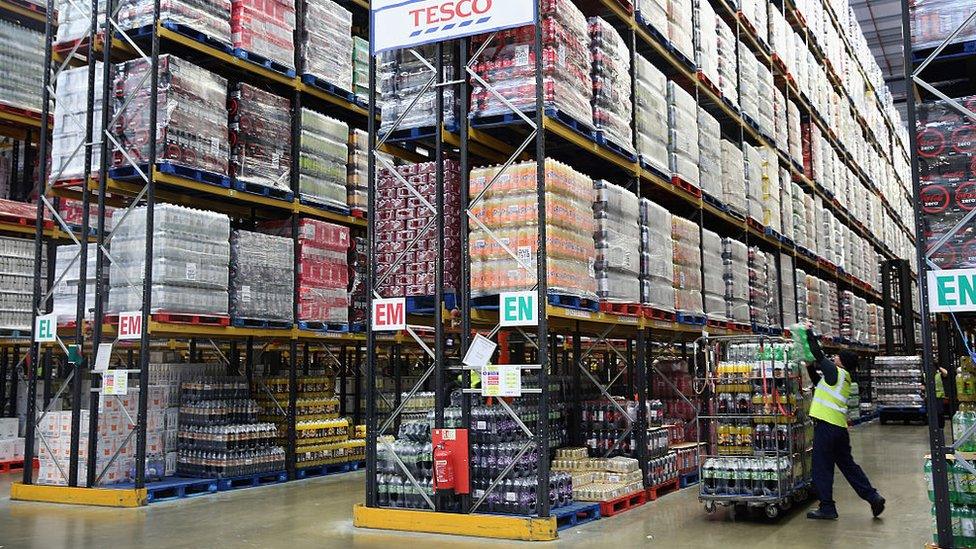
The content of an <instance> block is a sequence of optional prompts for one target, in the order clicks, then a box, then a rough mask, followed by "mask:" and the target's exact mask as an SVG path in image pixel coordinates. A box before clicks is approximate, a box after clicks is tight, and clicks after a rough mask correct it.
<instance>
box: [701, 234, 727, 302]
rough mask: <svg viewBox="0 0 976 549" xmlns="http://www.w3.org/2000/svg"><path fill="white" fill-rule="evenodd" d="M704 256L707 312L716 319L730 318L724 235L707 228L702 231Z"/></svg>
mask: <svg viewBox="0 0 976 549" xmlns="http://www.w3.org/2000/svg"><path fill="white" fill-rule="evenodd" d="M701 244H702V256H703V263H702V266H703V267H704V271H705V279H704V280H703V281H702V282H703V283H702V297H703V298H704V302H705V314H706V315H707V316H708V318H711V319H714V320H726V319H728V308H727V307H726V302H725V291H726V287H725V262H724V261H723V259H722V237H720V236H719V235H718V234H717V233H714V232H712V231H709V230H708V229H705V230H703V231H702V240H701Z"/></svg>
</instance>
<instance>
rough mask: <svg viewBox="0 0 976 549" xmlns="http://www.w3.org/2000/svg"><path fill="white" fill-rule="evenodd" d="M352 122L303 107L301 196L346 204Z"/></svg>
mask: <svg viewBox="0 0 976 549" xmlns="http://www.w3.org/2000/svg"><path fill="white" fill-rule="evenodd" d="M348 141H349V125H348V124H346V123H345V122H341V121H339V120H335V119H333V118H329V117H328V116H325V115H323V114H319V113H317V112H315V111H313V110H310V109H305V108H303V109H302V139H301V144H302V145H301V153H300V156H299V158H298V170H299V182H298V189H299V192H300V193H301V196H302V198H304V199H306V200H311V201H313V202H315V203H321V204H325V205H329V206H337V207H340V208H345V207H347V205H348V204H347V202H346V200H347V198H346V180H347V178H348V173H347V171H348V168H347V166H348V162H349V145H348Z"/></svg>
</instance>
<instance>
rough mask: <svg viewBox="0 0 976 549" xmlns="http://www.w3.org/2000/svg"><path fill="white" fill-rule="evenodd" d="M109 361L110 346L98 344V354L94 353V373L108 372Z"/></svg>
mask: <svg viewBox="0 0 976 549" xmlns="http://www.w3.org/2000/svg"><path fill="white" fill-rule="evenodd" d="M111 360H112V344H111V343H99V344H98V352H96V353H95V368H94V371H96V372H104V371H106V370H108V364H109V362H110V361H111Z"/></svg>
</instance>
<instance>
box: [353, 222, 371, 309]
mask: <svg viewBox="0 0 976 549" xmlns="http://www.w3.org/2000/svg"><path fill="white" fill-rule="evenodd" d="M368 265H369V245H368V244H367V243H366V239H365V238H364V237H361V236H355V237H353V239H352V248H350V250H349V275H350V277H352V278H351V280H350V281H349V325H350V326H361V327H364V328H365V326H366V321H367V318H368V317H369V297H368V294H367V292H366V276H367V274H368V273H367V270H368Z"/></svg>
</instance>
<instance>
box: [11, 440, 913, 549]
mask: <svg viewBox="0 0 976 549" xmlns="http://www.w3.org/2000/svg"><path fill="white" fill-rule="evenodd" d="M853 438H854V454H855V457H856V458H857V459H859V460H860V461H861V463H862V464H863V465H864V468H865V469H866V471H867V473H868V475H869V476H870V477H871V478H872V480H873V481H874V482H875V483H876V484H877V485H878V487H879V488H880V489H881V490H882V492H883V493H885V495H887V497H888V511H887V512H886V513H885V516H884V520H881V521H874V520H872V519H871V515H870V511H869V510H868V507H867V505H866V504H864V503H862V502H861V501H860V500H858V499H857V498H856V496H855V495H854V493H853V492H852V491H851V489H850V488H849V487H848V486H847V485H846V484H843V480H842V479H841V478H840V477H838V483H837V493H836V496H835V497H836V499H837V501H838V507H839V510H840V513H841V520H840V521H838V522H835V523H822V522H812V521H808V520H807V519H806V518H804V516H803V513H801V512H791V513H790V514H788V515H787V516H786V517H785V518H784V519H782V520H780V521H779V522H776V523H772V524H767V523H764V522H737V523H731V522H727V521H725V519H724V516H722V514H721V513H719V514H717V515H716V516H714V517H711V518H710V517H708V516H706V515H705V513H704V512H703V510H702V507H701V505H700V504H699V503H698V500H697V490H695V489H688V490H684V491H682V492H679V493H677V494H672V495H669V496H666V497H664V498H662V499H660V500H658V501H657V502H654V503H650V504H648V505H645V506H643V507H641V508H640V509H637V510H634V511H632V512H628V513H625V514H623V515H619V516H617V517H614V518H610V519H604V520H600V521H597V522H595V523H591V524H588V525H586V526H584V527H580V528H577V529H574V530H571V531H564V532H562V533H561V534H560V537H561V541H560V542H559V544H560V545H561V546H572V547H611V546H612V547H614V548H615V549H624V548H627V547H639V546H640V547H663V548H668V549H672V548H679V547H689V548H690V547H696V548H700V547H720V546H721V547H723V549H731V548H737V547H743V548H748V549H757V548H764V547H770V548H773V547H777V548H778V547H783V546H784V545H783V544H784V543H786V545H785V546H789V547H793V548H821V547H822V548H828V547H860V548H863V549H866V548H874V547H884V548H915V549H917V548H919V547H921V546H922V545H923V544H924V542H925V541H927V540H928V539H929V537H928V536H929V531H930V528H931V526H930V518H929V503H928V500H927V498H926V495H925V492H924V490H925V488H924V481H923V478H922V473H921V471H922V461H921V456H922V455H924V454H925V453H926V452H927V451H926V448H927V440H928V439H927V433H926V431H925V429H924V428H923V427H902V426H885V427H881V426H880V425H877V424H872V425H867V426H863V427H859V428H857V429H855V431H854V436H853ZM15 478H16V477H14V476H6V477H0V494H3V495H2V496H0V547H4V548H18V549H19V548H27V547H37V548H45V549H56V548H61V547H71V548H104V547H116V548H124V547H153V548H159V549H165V548H170V547H181V548H182V547H185V548H191V547H192V548H209V547H259V548H274V547H280V548H287V549H301V548H305V547H309V548H312V547H315V548H322V547H350V546H355V547H363V548H371V547H377V548H392V547H403V546H404V545H405V544H409V543H417V544H418V546H419V544H420V543H423V545H424V547H425V548H434V547H450V548H452V549H464V548H468V547H472V548H473V547H503V546H511V545H513V544H511V543H510V542H497V541H490V540H488V541H481V540H468V539H463V538H447V537H435V538H431V537H429V536H421V535H418V534H406V535H404V534H398V533H386V532H375V531H361V530H356V529H354V528H353V527H352V525H351V519H350V517H351V507H352V505H353V504H354V503H355V502H359V501H362V497H363V495H362V494H363V489H362V483H363V474H362V473H353V474H350V475H343V476H339V477H328V478H322V479H317V480H309V481H303V482H295V483H288V484H283V485H278V486H272V487H267V488H260V489H254V490H240V491H235V492H226V493H222V494H218V495H216V496H206V497H200V498H196V499H188V500H180V501H176V502H168V503H159V504H154V505H152V506H150V507H148V508H142V509H136V510H122V509H119V510H116V509H96V508H84V507H73V506H59V505H46V504H34V503H21V502H11V501H10V500H9V493H10V491H9V483H10V482H11V481H12V480H15ZM529 545H532V544H524V546H529Z"/></svg>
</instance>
